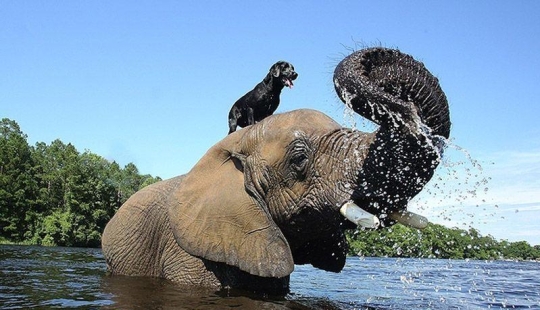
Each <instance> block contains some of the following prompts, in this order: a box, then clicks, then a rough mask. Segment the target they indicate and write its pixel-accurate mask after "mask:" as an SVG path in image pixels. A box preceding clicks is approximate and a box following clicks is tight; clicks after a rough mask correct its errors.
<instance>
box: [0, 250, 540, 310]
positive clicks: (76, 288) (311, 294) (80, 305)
mask: <svg viewBox="0 0 540 310" xmlns="http://www.w3.org/2000/svg"><path fill="white" fill-rule="evenodd" d="M539 267H540V264H539V263H535V262H507V261H466V260H434V259H423V260H419V259H393V258H358V257H350V258H348V259H347V264H346V266H345V269H344V270H343V271H342V272H341V273H339V274H335V273H329V272H324V271H321V270H317V269H314V268H312V267H309V266H296V270H295V272H294V273H293V275H292V276H291V293H290V294H289V295H287V296H286V297H284V298H270V297H264V296H251V295H249V294H245V293H240V292H237V291H229V290H222V291H215V290H208V289H194V288H191V287H182V286H178V285H175V284H173V283H170V282H168V281H164V280H159V279H151V278H137V277H119V276H115V277H112V276H107V275H106V267H105V262H104V259H103V255H102V254H101V251H100V250H99V249H81V248H58V247H50V248H49V247H31V246H0V309H28V308H38V309H49V308H62V309H66V308H74V309H96V308H101V309H228V308H234V309H488V308H491V309H500V308H510V309H515V308H519V309H524V308H525V309H540V268H539Z"/></svg>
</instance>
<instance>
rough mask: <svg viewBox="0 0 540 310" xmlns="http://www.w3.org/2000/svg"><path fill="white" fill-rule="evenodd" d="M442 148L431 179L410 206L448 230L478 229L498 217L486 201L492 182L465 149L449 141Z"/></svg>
mask: <svg viewBox="0 0 540 310" xmlns="http://www.w3.org/2000/svg"><path fill="white" fill-rule="evenodd" d="M444 146H445V147H444V148H445V152H444V153H445V155H444V156H443V157H442V158H441V159H442V160H441V163H440V165H439V166H438V168H437V169H436V171H435V174H434V176H433V178H432V179H431V181H430V182H428V183H427V184H426V186H425V187H424V189H423V190H422V192H421V193H420V194H419V195H418V196H417V197H415V198H414V199H413V200H412V201H411V203H410V204H409V206H410V208H412V209H416V210H420V212H421V213H423V214H425V215H428V217H429V218H430V220H431V221H433V222H437V223H439V224H442V225H444V226H447V227H460V228H469V229H471V228H477V227H478V226H480V225H481V224H485V222H484V221H486V220H489V219H490V218H495V217H496V215H497V208H498V206H497V205H495V204H492V205H490V204H489V201H488V198H487V197H488V193H489V182H490V180H491V178H490V177H488V176H486V175H485V174H484V168H483V166H482V165H483V163H482V164H481V163H480V162H479V161H478V160H476V159H474V158H473V157H472V156H471V154H470V153H469V152H468V151H467V150H466V149H464V148H462V147H460V146H459V145H457V144H455V143H454V142H453V141H452V140H449V139H444ZM480 214H481V215H480Z"/></svg>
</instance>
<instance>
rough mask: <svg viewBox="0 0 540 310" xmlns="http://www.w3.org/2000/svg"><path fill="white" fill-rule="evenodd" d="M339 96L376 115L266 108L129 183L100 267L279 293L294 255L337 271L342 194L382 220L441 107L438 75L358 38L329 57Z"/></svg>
mask: <svg viewBox="0 0 540 310" xmlns="http://www.w3.org/2000/svg"><path fill="white" fill-rule="evenodd" d="M334 83H335V87H336V91H337V93H338V95H339V97H340V98H341V99H342V100H343V101H344V102H345V103H346V104H347V105H349V106H350V107H352V108H353V109H354V111H356V112H357V113H359V114H361V115H363V116H364V117H367V118H369V119H371V120H373V121H374V122H376V123H377V124H379V125H380V127H379V129H378V130H377V131H375V132H374V133H364V132H359V131H354V130H351V129H348V128H343V127H341V126H340V125H339V124H337V123H336V122H335V121H333V120H332V119H330V118H329V117H328V116H326V115H324V114H322V113H320V112H317V111H313V110H297V111H292V112H289V113H284V114H279V115H273V116H270V117H268V118H266V119H264V120H263V121H261V122H260V123H257V124H255V125H252V126H248V127H246V128H244V129H242V130H239V131H237V132H234V133H232V134H230V135H228V136H227V137H225V138H224V139H223V140H221V141H220V142H218V143H217V144H216V145H214V146H213V147H212V148H211V149H210V150H208V152H207V153H206V154H205V155H204V156H203V157H202V158H201V160H200V161H199V162H198V163H197V164H196V165H195V167H193V169H192V170H191V171H190V172H189V173H187V174H186V175H183V176H179V177H176V178H173V179H169V180H165V181H162V182H159V183H156V184H153V185H151V186H148V187H146V188H144V189H143V190H141V191H139V192H137V193H136V194H134V195H133V196H132V197H131V198H130V199H129V200H128V201H127V202H126V203H125V204H124V205H123V206H122V207H121V208H120V209H119V210H118V212H117V214H116V215H115V216H114V217H113V218H112V219H111V221H110V222H109V223H108V225H107V227H106V228H105V231H104V233H103V240H102V247H103V253H104V255H105V258H106V261H107V265H108V269H109V271H110V272H111V273H112V274H123V275H137V276H153V277H163V278H166V279H169V280H172V281H175V282H178V283H180V284H186V285H201V286H213V287H234V288H243V289H249V290H258V291H262V292H266V293H272V294H285V293H287V291H288V288H289V275H290V273H291V272H292V271H293V269H294V264H312V265H313V266H315V267H317V268H320V269H324V270H328V271H333V272H339V271H341V269H342V268H343V266H344V263H345V256H346V253H347V242H346V240H345V237H344V230H345V229H349V228H354V226H353V225H352V224H350V223H348V222H347V221H346V220H345V219H344V218H343V217H342V216H341V215H340V213H339V209H340V207H341V206H342V205H343V204H344V203H346V202H348V201H351V200H352V201H354V202H355V203H356V204H357V205H358V206H360V207H361V208H363V209H364V210H367V211H369V212H371V213H372V214H375V215H377V216H378V217H379V218H380V219H381V220H382V221H383V224H385V225H391V224H393V222H392V221H391V220H389V219H388V217H387V216H386V215H387V214H389V213H390V212H394V211H400V210H406V208H407V203H408V201H409V200H410V199H411V198H412V197H414V196H415V195H416V194H417V193H418V192H419V191H420V190H421V189H422V187H423V186H424V185H425V183H426V182H427V181H428V180H429V179H430V178H431V176H432V175H433V172H434V169H435V168H436V166H437V165H438V163H439V160H440V152H441V151H442V147H441V145H440V144H441V139H440V138H441V137H444V138H446V137H448V135H449V131H450V119H449V112H448V104H447V101H446V97H445V95H444V93H443V92H442V90H441V89H440V87H439V84H438V81H437V79H436V78H434V77H433V76H432V75H431V74H430V73H429V72H428V71H427V70H426V69H425V68H424V66H423V64H421V63H419V62H417V61H415V60H413V59H412V58H411V57H410V56H407V55H405V54H402V53H400V52H399V51H396V50H388V49H382V48H373V49H366V50H361V51H358V52H355V53H353V54H351V55H350V56H348V57H346V58H345V59H344V60H343V61H342V62H341V63H340V64H339V65H338V66H337V68H336V70H335V73H334Z"/></svg>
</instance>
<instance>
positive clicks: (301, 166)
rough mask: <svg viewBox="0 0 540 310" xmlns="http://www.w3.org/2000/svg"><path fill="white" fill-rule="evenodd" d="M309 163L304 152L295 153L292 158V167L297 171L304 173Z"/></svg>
mask: <svg viewBox="0 0 540 310" xmlns="http://www.w3.org/2000/svg"><path fill="white" fill-rule="evenodd" d="M307 163H308V157H307V155H306V154H303V153H300V154H295V155H294V156H293V157H292V158H291V167H292V168H293V169H294V170H295V171H296V172H300V173H303V172H304V171H305V169H306V166H307Z"/></svg>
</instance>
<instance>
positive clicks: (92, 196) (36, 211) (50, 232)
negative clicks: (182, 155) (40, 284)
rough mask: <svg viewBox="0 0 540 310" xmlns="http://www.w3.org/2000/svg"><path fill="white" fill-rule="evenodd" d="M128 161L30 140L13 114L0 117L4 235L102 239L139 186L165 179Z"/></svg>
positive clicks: (72, 241)
mask: <svg viewBox="0 0 540 310" xmlns="http://www.w3.org/2000/svg"><path fill="white" fill-rule="evenodd" d="M160 180H161V179H160V178H159V177H152V176H150V175H141V174H140V173H139V171H138V169H137V167H136V166H135V165H134V164H132V163H129V164H127V165H126V166H125V167H124V168H121V167H120V166H119V165H118V164H117V163H116V162H109V161H107V160H106V159H104V158H103V157H101V156H99V155H96V154H93V153H91V152H89V151H85V152H83V153H79V152H78V151H77V149H76V148H75V147H74V146H73V145H72V144H65V143H63V142H62V141H60V140H55V141H53V142H51V143H50V144H49V145H47V144H45V143H43V142H39V143H36V145H35V146H33V147H32V146H30V145H28V143H27V136H26V135H25V134H24V133H23V132H22V131H21V129H20V128H19V125H18V124H17V123H16V122H15V121H12V120H9V119H6V118H4V119H2V120H1V121H0V241H1V242H14V243H32V244H40V245H61V246H92V247H96V246H99V245H100V240H101V233H102V232H103V229H104V228H105V225H106V224H107V222H108V221H109V219H110V218H111V217H112V215H113V214H114V213H115V212H116V210H117V209H118V208H119V207H120V206H121V205H122V204H123V203H124V202H125V201H126V200H127V199H128V198H129V197H130V196H131V195H132V194H133V193H135V192H136V191H138V190H139V189H141V188H142V187H144V186H147V185H149V184H152V183H154V182H157V181H160Z"/></svg>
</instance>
